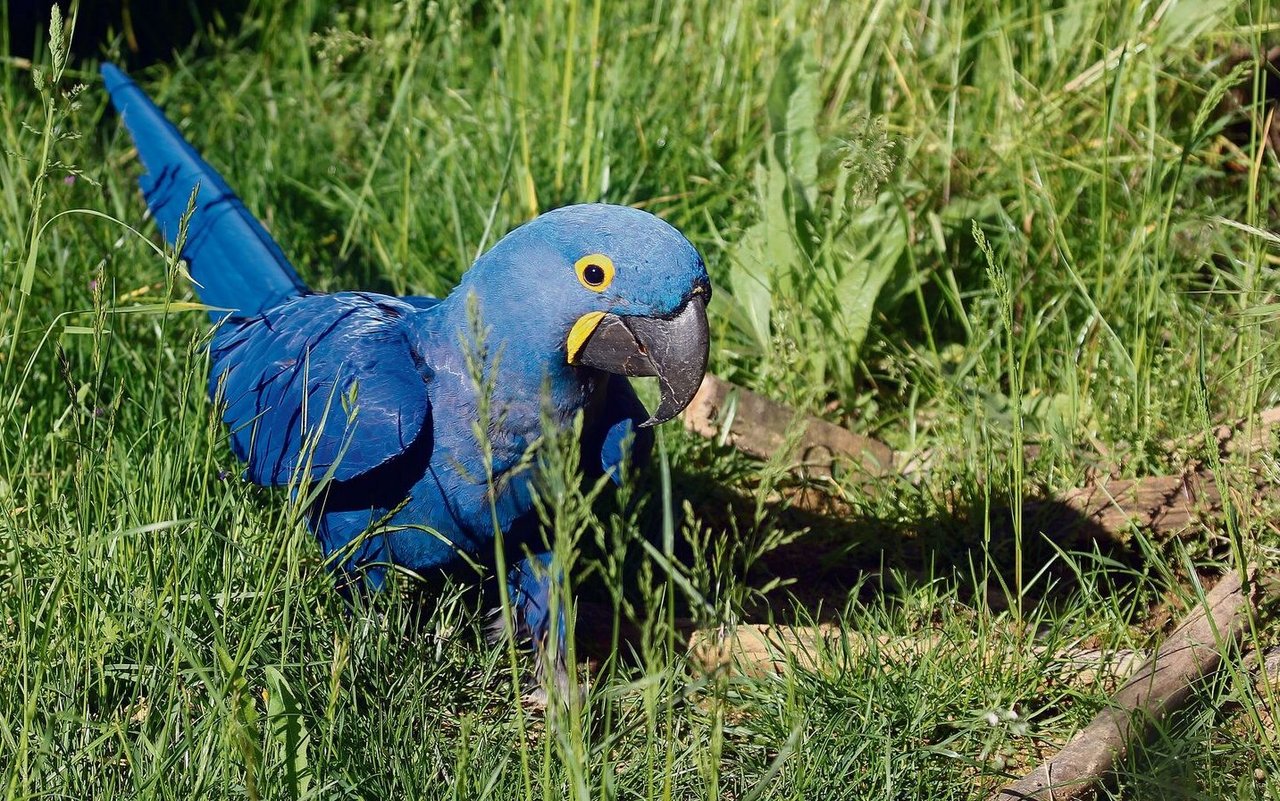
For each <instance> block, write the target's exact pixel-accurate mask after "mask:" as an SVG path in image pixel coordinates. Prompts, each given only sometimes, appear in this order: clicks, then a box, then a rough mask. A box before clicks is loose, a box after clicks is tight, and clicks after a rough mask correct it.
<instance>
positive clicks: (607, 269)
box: [573, 253, 614, 292]
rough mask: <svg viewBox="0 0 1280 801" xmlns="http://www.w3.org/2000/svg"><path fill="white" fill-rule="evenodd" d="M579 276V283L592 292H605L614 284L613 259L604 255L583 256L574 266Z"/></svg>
mask: <svg viewBox="0 0 1280 801" xmlns="http://www.w3.org/2000/svg"><path fill="white" fill-rule="evenodd" d="M573 271H574V272H575V273H577V274H578V283H580V284H582V285H583V286H585V287H586V288H587V289H590V290H591V291H592V292H603V291H605V290H606V289H608V288H609V284H612V283H613V272H614V270H613V259H611V258H609V257H608V256H606V255H604V254H603V253H592V254H591V255H589V256H583V257H582V258H580V259H578V260H577V261H576V262H575V263H574V265H573Z"/></svg>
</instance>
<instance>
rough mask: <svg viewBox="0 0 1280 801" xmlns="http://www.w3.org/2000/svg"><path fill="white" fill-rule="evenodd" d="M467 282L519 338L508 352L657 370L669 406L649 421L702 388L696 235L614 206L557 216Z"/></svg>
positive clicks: (495, 322) (700, 267) (701, 289)
mask: <svg viewBox="0 0 1280 801" xmlns="http://www.w3.org/2000/svg"><path fill="white" fill-rule="evenodd" d="M462 289H463V290H464V291H471V292H474V294H475V295H477V296H478V297H480V298H481V299H482V300H483V301H484V303H485V306H486V311H485V319H484V323H485V324H486V325H490V326H493V327H495V330H496V329H497V327H499V326H500V327H501V330H502V333H504V334H505V335H506V337H505V338H506V340H507V342H508V343H509V344H514V345H516V352H515V353H509V354H508V356H506V357H504V358H511V357H515V358H524V357H528V356H529V355H531V354H532V353H533V352H534V350H535V349H536V351H537V352H539V353H542V354H544V355H545V354H548V353H549V354H552V355H553V357H554V360H555V361H556V362H557V363H560V364H569V365H573V366H575V367H579V368H591V369H596V370H603V371H605V372H609V373H616V374H619V375H627V376H656V377H657V379H658V382H659V386H660V391H661V396H660V401H659V403H658V408H657V409H656V410H655V411H654V412H653V414H652V416H651V417H650V418H649V419H648V420H647V421H645V422H644V423H643V424H642V425H645V426H651V425H655V424H657V423H662V422H666V421H667V420H670V419H671V418H673V417H675V416H676V415H677V414H679V413H680V412H681V411H682V410H683V409H684V408H685V407H686V406H688V405H689V402H690V401H691V400H693V396H694V394H695V393H696V392H697V391H698V387H699V385H701V383H702V376H703V374H704V373H705V372H706V369H707V352H708V347H709V332H708V328H707V312H706V306H707V302H708V301H709V300H710V299H711V282H710V280H709V279H708V278H707V268H706V265H704V264H703V262H702V257H701V256H699V255H698V251H697V250H695V249H694V247H693V245H691V244H689V240H687V239H685V238H684V236H682V235H681V234H680V232H679V231H677V230H676V229H675V228H672V227H671V226H670V225H668V224H667V223H666V222H663V221H662V220H660V219H658V218H657V217H655V216H653V215H652V214H649V213H648V212H645V211H640V210H639V209H633V208H629V207H626V206H611V205H605V204H586V205H580V206H567V207H564V208H560V209H556V210H555V211H549V212H547V213H546V214H543V215H541V216H539V217H537V218H535V219H533V220H531V221H529V222H528V223H525V224H524V225H522V226H520V227H519V228H517V229H515V230H514V231H512V232H511V233H509V234H507V235H506V236H505V237H503V238H502V240H501V241H499V242H498V244H496V245H494V247H493V249H492V250H490V251H489V252H488V253H485V254H484V255H483V256H482V257H481V258H480V259H479V260H477V262H476V263H475V265H474V266H473V267H472V268H471V269H470V270H468V271H467V274H466V275H465V276H464V277H463V281H462ZM495 307H496V308H495ZM495 317H498V318H500V319H495ZM521 351H524V352H521ZM544 363H545V362H544Z"/></svg>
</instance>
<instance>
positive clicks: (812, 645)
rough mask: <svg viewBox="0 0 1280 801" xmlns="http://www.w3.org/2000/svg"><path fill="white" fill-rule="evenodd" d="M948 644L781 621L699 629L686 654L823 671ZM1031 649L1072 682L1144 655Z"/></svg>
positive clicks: (737, 668)
mask: <svg viewBox="0 0 1280 801" xmlns="http://www.w3.org/2000/svg"><path fill="white" fill-rule="evenodd" d="M949 646H954V647H964V648H965V649H966V653H968V647H969V644H967V643H966V644H960V643H950V642H948V641H947V640H945V639H944V638H943V637H942V636H940V635H939V634H937V633H934V632H921V633H920V634H918V635H915V636H908V637H895V636H887V635H880V636H867V635H863V634H861V633H859V632H856V631H849V630H848V629H844V628H841V627H839V626H835V625H832V624H819V625H817V626H783V625H763V624H741V625H738V626H735V627H734V628H733V629H732V630H727V629H723V630H709V629H697V630H694V631H692V632H691V633H690V635H689V640H688V652H689V658H690V659H691V660H692V663H693V664H694V665H695V666H696V667H697V668H698V669H700V670H702V671H704V672H706V673H716V672H719V671H725V670H728V671H733V672H735V673H737V674H739V675H745V676H764V675H768V674H771V673H783V672H785V671H787V670H789V669H792V668H794V667H798V668H801V669H805V670H824V669H832V668H839V667H849V666H851V663H853V662H856V661H858V660H861V659H866V658H870V657H871V656H872V655H873V654H874V655H875V657H876V658H877V659H878V660H879V661H881V662H882V663H884V664H892V663H895V662H902V661H910V660H916V659H920V658H922V657H925V656H928V655H930V654H931V653H935V652H939V651H940V650H941V649H945V648H947V647H949ZM1032 652H1033V654H1034V655H1035V656H1036V657H1037V658H1040V659H1044V660H1045V661H1046V663H1047V665H1048V667H1047V670H1048V671H1049V672H1050V673H1051V674H1052V676H1051V678H1053V679H1054V680H1056V681H1060V682H1063V683H1066V684H1070V685H1072V686H1074V687H1085V686H1091V685H1096V684H1099V683H1108V684H1112V683H1117V682H1120V681H1124V680H1125V679H1127V678H1129V677H1130V676H1132V675H1133V673H1134V671H1135V670H1137V668H1138V666H1139V665H1141V664H1142V663H1143V662H1144V661H1145V659H1146V655H1145V654H1143V653H1142V652H1140V651H1133V650H1128V649H1123V650H1116V651H1109V650H1106V649H1102V648H1069V649H1066V650H1061V651H1051V650H1050V649H1049V648H1048V647H1047V646H1035V647H1034V648H1033V649H1032Z"/></svg>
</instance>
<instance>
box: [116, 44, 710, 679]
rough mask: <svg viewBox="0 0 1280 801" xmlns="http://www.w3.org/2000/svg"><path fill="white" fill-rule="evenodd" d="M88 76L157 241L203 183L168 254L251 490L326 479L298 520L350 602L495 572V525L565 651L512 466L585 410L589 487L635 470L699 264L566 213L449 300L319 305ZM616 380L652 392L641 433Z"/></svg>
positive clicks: (695, 290)
mask: <svg viewBox="0 0 1280 801" xmlns="http://www.w3.org/2000/svg"><path fill="white" fill-rule="evenodd" d="M102 76H103V79H104V81H105V83H106V88H107V91H108V92H109V93H110V95H111V101H112V104H113V105H114V106H115V108H116V110H117V111H118V113H119V115H120V117H121V118H122V119H123V121H124V124H125V126H126V127H127V128H128V130H129V133H130V134H131V135H132V137H133V141H134V143H135V145H136V147H137V151H138V156H139V158H140V159H141V161H142V164H143V166H144V167H145V168H146V174H144V175H143V176H142V177H141V178H140V179H139V182H140V184H141V187H142V192H143V195H144V197H145V198H146V202H147V206H148V207H149V209H150V213H151V215H152V216H153V217H154V218H155V221H156V225H157V226H158V228H159V229H160V231H161V233H162V234H163V236H164V237H165V238H166V240H167V241H168V242H169V243H170V244H171V245H172V244H174V243H175V241H176V238H177V235H178V232H179V222H180V219H181V218H182V216H183V215H184V213H185V212H186V210H187V207H188V204H189V201H190V197H191V194H192V191H193V190H194V189H195V188H196V187H197V185H198V186H199V190H198V193H197V196H196V200H195V210H194V213H193V214H192V215H191V217H190V219H189V222H188V228H187V236H186V239H185V242H184V243H183V245H182V252H181V257H182V259H183V260H185V261H186V263H187V267H188V270H189V271H190V274H191V277H192V278H193V279H194V281H195V285H196V291H197V293H198V295H199V296H200V299H201V301H202V302H203V303H205V304H206V305H208V306H209V307H211V312H210V314H211V316H212V318H213V321H214V323H215V326H216V327H215V330H214V333H213V337H212V341H211V345H210V348H211V370H210V375H209V393H210V395H211V396H212V397H213V399H214V400H215V402H216V403H219V404H220V405H221V409H222V417H223V420H224V421H225V422H226V423H227V425H228V426H229V428H230V431H231V447H232V449H233V450H234V452H235V454H236V456H237V457H239V458H240V459H241V460H243V461H244V462H245V463H246V465H247V467H246V471H245V474H246V476H247V477H248V478H249V479H250V480H252V481H254V482H256V483H258V484H261V485H266V486H289V485H292V486H293V487H294V488H295V490H296V488H297V486H298V485H297V483H296V482H297V480H298V478H299V477H302V478H305V479H310V480H312V481H321V480H326V479H327V484H325V485H324V487H323V489H322V491H321V492H320V493H319V494H318V497H317V498H316V500H315V501H314V502H313V504H312V506H311V507H310V509H309V510H308V520H309V525H310V528H311V530H312V532H313V533H314V534H315V536H316V539H317V540H318V541H319V543H320V546H321V548H322V550H323V551H324V553H325V555H326V557H328V558H329V560H330V564H331V565H332V567H333V568H334V569H335V570H336V571H337V572H338V574H339V583H340V585H346V586H356V587H360V586H364V587H369V588H373V589H377V588H379V587H381V586H382V584H383V582H384V580H385V573H386V571H387V570H388V569H390V568H392V567H393V566H395V567H399V568H403V569H406V570H409V571H412V572H414V573H417V574H420V575H424V574H425V575H429V574H431V573H432V572H433V571H450V570H452V569H455V568H456V567H458V566H459V565H461V564H462V563H464V562H466V561H468V560H474V561H480V562H482V563H488V564H490V565H492V564H494V562H495V558H496V554H495V517H496V525H497V527H498V528H500V529H501V530H502V532H503V533H504V541H505V545H506V552H507V553H508V554H509V555H510V557H511V558H510V560H509V561H508V564H509V565H511V569H510V572H509V575H508V576H507V577H506V580H507V582H508V586H509V588H510V591H511V597H512V599H513V605H514V606H515V608H516V612H517V619H518V621H519V628H520V633H521V634H522V635H523V636H525V637H528V638H529V639H530V640H532V642H533V643H534V644H535V645H540V644H543V645H544V644H546V643H547V642H549V640H548V637H549V634H550V632H551V629H552V627H553V626H554V625H556V623H558V624H559V626H560V627H561V628H560V631H561V633H563V626H564V620H563V617H561V618H559V619H558V620H557V621H553V620H551V615H550V613H549V609H550V605H549V597H550V591H551V581H550V578H549V575H550V573H549V571H548V570H547V569H546V568H547V567H548V565H549V563H550V554H549V551H548V550H547V545H546V543H545V540H544V537H543V536H542V534H541V530H540V527H539V525H538V520H537V513H536V510H535V509H534V503H533V493H534V492H535V490H536V482H537V476H536V473H535V471H534V470H532V469H530V468H529V459H527V458H526V454H527V453H528V452H529V449H530V446H531V445H532V444H533V443H534V442H535V440H538V439H539V437H540V436H541V435H542V434H543V425H544V421H549V422H550V424H552V425H555V426H560V427H566V426H569V425H571V423H572V421H573V420H574V417H575V415H577V414H578V413H579V412H581V413H582V414H583V424H582V429H581V432H582V433H581V457H582V458H581V464H582V466H583V470H584V473H585V474H586V477H587V478H588V479H590V478H592V477H593V476H594V477H595V478H599V477H600V476H601V475H602V474H609V475H610V476H611V477H612V478H614V479H615V480H618V479H619V478H620V473H621V467H622V465H623V464H625V463H627V462H630V463H633V464H635V463H641V462H643V461H644V460H645V459H646V457H647V456H648V453H649V449H650V447H651V444H652V433H651V431H650V430H649V428H648V427H649V426H652V425H654V424H657V423H661V422H664V421H666V420H669V419H671V418H673V417H674V416H675V415H677V414H679V412H680V411H681V410H682V409H683V408H684V407H685V406H686V405H687V404H688V403H689V401H690V400H691V399H692V398H693V395H694V393H695V392H696V390H697V388H698V386H699V384H700V383H701V381H702V377H703V373H704V371H705V369H706V364H707V350H708V328H707V317H706V304H707V302H708V301H709V300H710V297H711V285H710V282H709V280H708V278H707V271H706V268H705V266H704V264H703V261H702V258H701V257H700V256H699V255H698V252H697V251H696V250H695V249H694V247H693V246H692V245H691V244H690V243H689V242H688V240H686V239H685V238H684V237H683V236H682V235H681V234H680V233H679V232H678V231H676V229H675V228H673V227H671V226H670V225H668V224H667V223H665V222H663V221H662V220H660V219H658V218H657V217H655V216H653V215H651V214H648V213H646V212H643V211H640V210H637V209H631V208H626V207H622V206H612V205H601V204H592V205H579V206H569V207H566V208H561V209H557V210H555V211H551V212H547V213H546V214H543V215H541V216H539V217H537V218H535V219H534V220H532V221H530V222H528V223H526V224H524V225H522V226H520V227H519V228H516V229H515V230H513V231H511V232H510V233H509V234H507V235H506V236H505V237H503V238H502V240H501V241H499V242H498V243H497V244H496V245H494V247H493V248H492V249H491V250H489V251H488V252H487V253H485V254H484V255H483V256H481V257H480V258H479V259H477V260H476V262H475V264H473V265H472V266H471V268H470V269H469V270H467V272H466V274H465V275H463V277H462V281H461V283H460V284H459V285H458V287H457V288H456V289H454V291H453V292H451V293H450V294H449V295H448V296H447V297H445V298H443V299H435V298H428V297H389V296H386V295H379V294H374V293H369V292H338V293H335V294H321V293H317V292H313V291H311V290H309V289H307V287H306V285H305V284H303V282H302V280H301V279H300V278H299V277H298V274H297V273H296V272H295V271H294V269H293V267H292V266H290V264H289V262H288V260H287V259H286V258H285V257H284V254H283V252H282V251H281V249H280V247H279V245H277V244H276V242H275V241H274V240H273V239H272V238H271V236H270V235H269V234H268V233H267V231H266V230H265V229H264V228H263V227H262V225H261V224H260V223H258V221H257V220H256V219H254V217H253V216H252V215H251V214H250V213H249V212H248V210H247V209H246V208H245V206H244V204H243V203H242V202H241V201H240V200H239V198H237V197H236V195H235V194H234V193H233V192H232V191H231V189H230V188H229V187H228V186H227V184H226V182H225V181H223V179H222V177H221V176H219V175H218V173H217V172H215V171H214V170H213V168H211V167H210V166H209V165H208V164H207V163H206V162H205V161H204V160H203V159H202V158H201V157H200V156H199V154H197V153H196V151H195V149H194V148H192V146H191V145H190V144H189V143H187V142H186V141H185V140H184V139H183V137H182V135H181V134H180V133H179V132H178V130H177V129H176V128H175V127H174V126H173V124H172V123H170V122H169V121H168V120H167V119H166V118H165V116H164V114H163V112H161V111H160V110H159V109H158V108H157V107H156V106H155V105H154V104H153V103H152V102H151V100H150V99H149V98H148V97H147V96H146V95H145V94H144V93H143V91H142V90H141V89H139V88H138V86H137V85H136V84H135V83H134V82H133V81H132V80H130V79H129V78H128V76H126V75H125V74H124V73H122V72H121V71H120V70H119V69H117V68H116V67H114V66H112V65H110V64H105V65H103V67H102ZM477 322H479V324H480V325H482V326H483V328H477V325H476V323H477ZM477 331H480V332H482V333H481V334H479V336H480V337H482V338H483V341H480V342H477V341H476V339H477V333H476V332H477ZM477 354H487V358H488V361H487V362H486V369H487V370H488V373H487V374H486V380H485V381H483V382H482V383H485V384H489V388H488V389H487V390H484V391H486V392H487V393H488V399H487V400H488V404H489V406H488V408H489V419H488V421H486V422H485V423H484V424H483V426H482V427H483V428H484V429H485V430H486V435H487V439H488V440H489V443H490V447H491V449H492V450H491V454H492V457H491V460H490V465H488V466H487V465H486V463H485V462H486V459H485V456H484V450H483V443H482V442H481V441H480V440H478V439H477V437H476V429H477V426H475V425H474V424H475V422H476V421H477V420H478V419H479V413H480V410H481V409H482V408H484V405H483V403H482V402H481V396H480V394H479V393H480V391H481V389H480V388H479V387H478V386H477V381H476V377H477V374H476V371H475V364H476V363H477V362H476V360H475V359H476V356H477ZM469 358H471V361H470V362H469V361H468V359H469ZM624 376H656V377H657V379H658V381H659V386H660V392H661V395H660V401H659V403H658V408H657V410H656V411H655V412H654V413H653V414H652V415H650V414H648V413H647V412H646V411H645V408H644V406H643V405H642V404H641V403H640V401H639V400H638V399H637V398H636V395H635V393H634V392H633V391H632V389H631V386H630V384H629V383H628V382H627V380H626V378H625V377H624ZM489 475H492V482H490V480H489ZM291 482H295V483H292V484H291ZM491 488H492V492H493V495H492V506H491V495H490V489H491ZM559 639H563V638H562V637H561V638H559ZM555 656H556V657H559V658H560V659H562V657H563V654H562V653H560V654H556V655H555ZM557 664H558V665H559V667H561V668H563V663H562V662H560V661H559V659H557Z"/></svg>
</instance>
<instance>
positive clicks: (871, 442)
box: [681, 373, 896, 476]
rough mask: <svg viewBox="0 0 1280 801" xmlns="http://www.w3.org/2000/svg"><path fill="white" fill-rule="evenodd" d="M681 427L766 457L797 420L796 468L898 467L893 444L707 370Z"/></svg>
mask: <svg viewBox="0 0 1280 801" xmlns="http://www.w3.org/2000/svg"><path fill="white" fill-rule="evenodd" d="M681 416H682V418H683V419H684V424H685V428H687V429H689V430H690V431H693V432H695V433H697V434H700V435H702V436H704V437H707V438H709V439H716V440H723V441H724V442H725V443H727V444H729V445H732V446H733V447H735V448H737V449H738V450H740V451H742V452H743V453H745V454H747V455H749V456H754V457H755V458H757V459H770V458H772V457H773V456H774V455H775V454H777V452H778V450H779V449H780V448H783V447H784V446H785V445H787V443H788V440H789V439H795V438H794V437H789V434H790V432H791V431H792V427H793V426H794V425H796V423H797V421H800V424H801V425H803V427H804V431H803V432H801V433H800V435H799V438H798V439H795V446H794V451H793V453H791V454H788V457H789V458H792V459H795V460H796V467H797V469H800V470H803V471H806V472H808V473H810V474H818V475H831V474H832V473H833V472H834V471H835V468H836V467H837V465H838V464H839V463H841V462H847V463H849V464H851V465H852V466H856V467H858V468H859V469H861V470H862V471H863V472H864V473H865V474H867V475H869V476H884V475H890V474H892V473H894V472H896V467H895V454H894V451H893V449H892V448H890V447H889V446H888V445H886V444H884V443H883V442H880V441H879V440H875V439H872V438H871V437H864V436H862V435H861V434H855V433H853V432H852V431H850V430H848V429H847V428H842V427H840V426H838V425H835V424H834V423H829V422H827V421H826V420H822V419H820V418H817V417H814V416H812V415H805V414H802V413H800V412H797V411H796V410H795V409H792V408H791V407H789V406H784V405H783V404H781V403H777V402H775V401H771V400H769V399H768V398H766V397H764V396H763V395H757V394H756V393H754V392H752V391H751V390H749V389H744V388H742V387H739V386H737V385H735V384H731V383H729V382H728V381H725V380H723V379H720V378H717V377H716V376H714V375H711V374H710V373H708V374H707V375H706V376H705V377H704V378H703V379H702V386H701V387H699V388H698V393H697V394H696V395H694V396H693V400H692V401H691V402H690V403H689V406H688V407H687V408H685V410H684V413H683V414H682V415H681Z"/></svg>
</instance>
